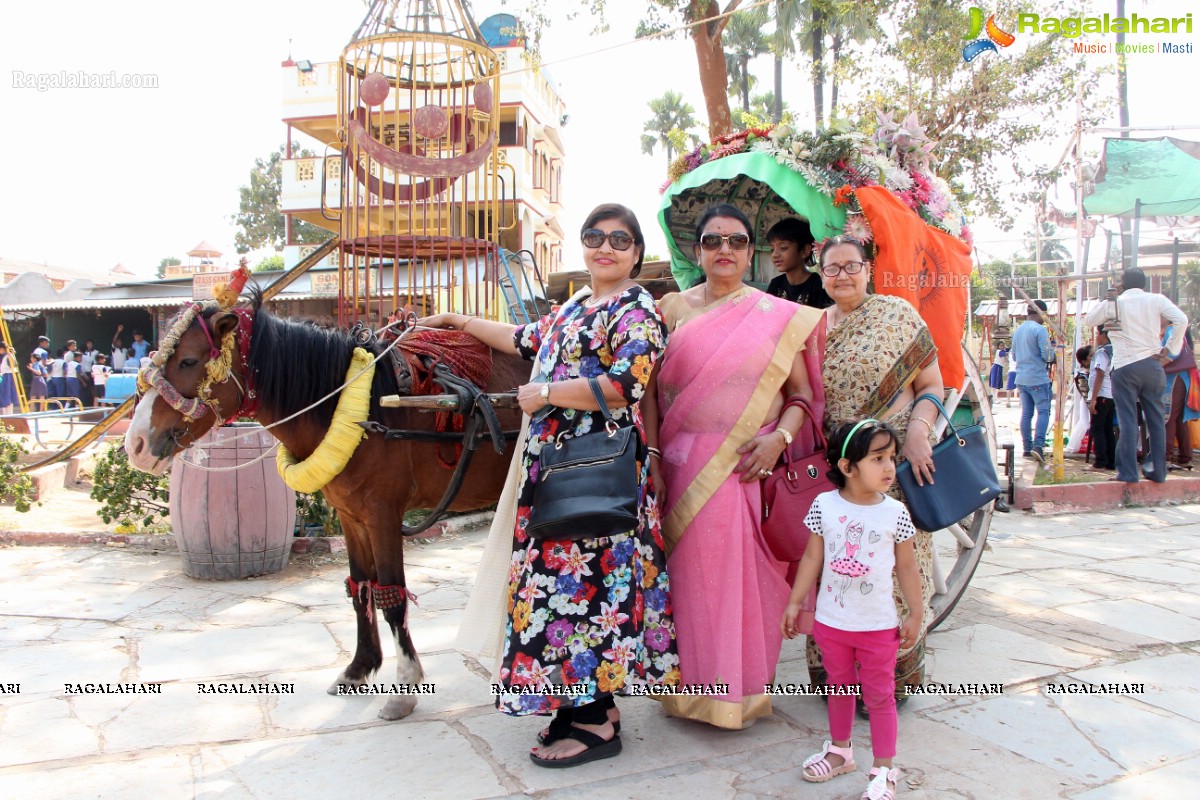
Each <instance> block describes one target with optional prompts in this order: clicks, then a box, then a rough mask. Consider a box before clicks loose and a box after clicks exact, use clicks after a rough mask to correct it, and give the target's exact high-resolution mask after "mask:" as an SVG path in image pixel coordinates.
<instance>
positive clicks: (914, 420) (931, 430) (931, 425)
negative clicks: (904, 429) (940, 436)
mask: <svg viewBox="0 0 1200 800" xmlns="http://www.w3.org/2000/svg"><path fill="white" fill-rule="evenodd" d="M910 422H924V423H925V427H926V428H929V432H930V433H933V423H931V422H930V421H929V420H927V419H924V418H922V417H913V418H912V420H910Z"/></svg>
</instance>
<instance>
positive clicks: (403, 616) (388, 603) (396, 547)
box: [374, 531, 425, 720]
mask: <svg viewBox="0 0 1200 800" xmlns="http://www.w3.org/2000/svg"><path fill="white" fill-rule="evenodd" d="M385 535H386V536H387V540H386V541H384V542H379V541H376V542H375V543H374V544H375V547H376V548H377V553H378V554H379V560H378V564H379V585H378V586H376V587H375V606H376V608H378V609H379V610H380V611H382V612H383V618H384V620H385V621H386V622H387V624H388V627H389V628H391V631H392V638H393V639H394V640H395V642H396V683H395V687H396V689H395V690H396V691H398V692H403V694H395V695H391V696H390V697H389V698H388V701H387V703H386V704H385V705H384V707H383V710H382V711H380V712H379V718H380V719H389V720H395V719H404V718H405V717H407V716H408V715H409V714H411V713H412V712H413V709H414V708H416V706H417V695H418V694H419V692H420V684H421V680H422V679H423V678H424V677H425V671H424V670H423V669H421V660H420V659H419V658H418V657H417V649H416V648H415V647H413V643H412V637H411V636H409V633H408V610H409V605H410V603H411V602H412V601H413V599H414V597H413V595H412V593H411V592H409V590H408V587H407V585H406V584H405V580H404V545H403V537H401V536H400V535H398V534H397V533H393V532H391V531H388V533H387V534H385Z"/></svg>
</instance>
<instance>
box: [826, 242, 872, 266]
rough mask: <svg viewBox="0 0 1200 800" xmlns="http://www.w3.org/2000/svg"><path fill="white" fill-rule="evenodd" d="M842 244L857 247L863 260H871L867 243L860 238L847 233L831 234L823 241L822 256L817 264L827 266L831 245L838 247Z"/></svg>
mask: <svg viewBox="0 0 1200 800" xmlns="http://www.w3.org/2000/svg"><path fill="white" fill-rule="evenodd" d="M840 244H848V245H850V246H851V247H853V248H855V249H857V250H858V254H859V255H860V256H862V260H863V261H870V260H871V257H870V256H869V255H867V247H866V245H864V244H863V243H862V242H860V241H859V240H858V239H855V238H854V237H853V236H846V235H845V234H838V235H837V236H831V237H829V238H828V239H826V240H825V241H823V242H821V257H820V258H819V259H818V260H817V266H820V267H823V266H825V254H826V253H828V252H829V249H830V248H831V247H837V246H838V245H840Z"/></svg>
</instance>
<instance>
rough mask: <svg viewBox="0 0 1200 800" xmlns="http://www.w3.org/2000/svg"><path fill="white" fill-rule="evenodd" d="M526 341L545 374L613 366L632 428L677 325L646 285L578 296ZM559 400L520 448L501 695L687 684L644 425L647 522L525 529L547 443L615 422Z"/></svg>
mask: <svg viewBox="0 0 1200 800" xmlns="http://www.w3.org/2000/svg"><path fill="white" fill-rule="evenodd" d="M515 341H516V345H517V349H518V351H519V352H520V353H521V354H522V355H523V356H525V357H526V358H531V359H535V361H536V364H537V377H536V378H535V380H539V381H551V382H557V381H565V380H570V379H572V378H580V377H596V376H599V375H606V376H607V377H608V378H609V380H611V381H612V383H613V385H614V386H615V387H616V388H617V391H619V392H620V393H621V395H622V396H623V397H624V398H625V399H626V400H628V401H629V403H630V405H628V406H623V407H621V408H614V409H612V410H611V412H612V415H613V418H614V420H615V421H616V423H617V424H618V425H619V426H621V427H628V426H630V425H637V426H638V427H639V429H640V428H641V418H640V416H639V415H638V412H637V406H636V403H637V401H638V400H640V399H641V397H642V394H643V392H644V391H645V387H646V383H647V381H649V379H650V371H651V369H652V367H653V366H654V362H655V361H656V360H657V359H658V357H659V356H660V355H661V353H662V351H663V350H664V349H665V347H666V343H667V329H666V325H665V324H664V323H663V320H662V317H661V316H660V314H659V312H658V308H657V307H656V306H655V304H654V300H653V298H652V297H651V296H650V294H649V292H647V291H646V290H645V289H643V288H641V287H640V286H635V287H633V288H631V289H629V290H627V291H625V292H623V293H622V294H620V295H618V296H616V297H613V298H611V299H610V300H608V301H607V302H604V303H601V304H600V305H598V306H597V307H595V308H589V307H588V306H587V305H585V304H583V303H580V302H575V301H574V300H572V301H568V303H567V304H566V305H565V306H563V308H562V309H561V311H560V312H559V314H558V315H557V316H549V317H545V318H543V319H542V320H540V321H539V322H535V323H532V324H530V325H526V326H523V327H519V328H518V329H517V332H516V335H515ZM552 391H553V390H552ZM551 408H552V411H551V412H550V413H549V414H548V415H546V416H544V417H539V418H536V419H534V420H533V421H532V422H531V423H530V426H529V439H528V442H527V443H526V446H525V450H524V452H523V453H521V454H520V458H521V459H522V462H521V467H522V480H521V488H520V490H519V494H518V500H517V524H516V531H515V533H514V544H513V556H512V562H511V564H510V567H509V574H508V593H507V598H508V620H507V623H506V629H505V643H504V651H503V655H502V656H501V665H500V681H501V687H500V688H501V691H500V694H499V696H498V697H497V701H496V704H497V706H498V707H499V708H500V710H501V711H504V712H505V713H507V714H514V715H522V714H549V713H552V712H553V711H555V710H557V709H558V708H559V707H563V706H576V707H577V706H583V705H587V704H588V703H592V702H594V701H596V700H597V699H599V698H600V697H602V696H604V695H606V694H613V693H617V694H630V693H631V692H634V691H636V690H635V689H633V688H632V687H635V686H674V685H677V684H678V683H679V656H678V655H677V654H676V650H675V626H674V623H673V622H672V619H671V599H670V583H669V581H668V579H667V571H666V555H665V553H664V545H663V538H662V522H661V519H660V517H659V511H658V505H657V504H656V502H655V499H654V492H653V489H652V487H651V485H650V465H649V458H648V457H647V451H646V446H645V436H644V435H642V436H638V437H637V438H636V439H635V441H636V442H637V447H638V458H637V461H638V469H639V480H638V487H639V489H638V491H639V493H640V496H639V498H638V500H639V502H638V507H639V510H640V513H639V524H638V527H637V528H636V529H634V530H631V531H629V532H628V533H622V534H618V535H616V536H608V537H603V538H596V539H582V540H579V541H555V540H549V539H531V538H529V536H528V535H527V534H526V527H527V525H528V523H529V513H530V510H531V508H532V501H533V493H534V488H535V486H536V484H537V478H538V454H539V453H541V449H542V447H543V446H545V445H546V443H548V442H550V441H552V440H553V439H554V437H556V436H558V435H559V434H561V433H563V432H567V435H568V436H581V435H583V434H586V433H588V432H590V431H593V430H596V429H597V428H599V427H600V426H602V425H603V424H604V422H603V416H602V415H601V414H600V412H599V411H579V410H576V409H570V408H560V407H558V406H552V407H551ZM651 691H653V690H651Z"/></svg>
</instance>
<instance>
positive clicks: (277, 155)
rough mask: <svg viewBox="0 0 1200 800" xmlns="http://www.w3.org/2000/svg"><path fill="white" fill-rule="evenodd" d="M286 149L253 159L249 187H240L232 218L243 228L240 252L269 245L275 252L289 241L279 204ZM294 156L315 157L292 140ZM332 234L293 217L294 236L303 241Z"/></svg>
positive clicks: (237, 237)
mask: <svg viewBox="0 0 1200 800" xmlns="http://www.w3.org/2000/svg"><path fill="white" fill-rule="evenodd" d="M283 148H284V145H280V146H279V149H278V150H275V151H274V152H272V153H271V155H269V156H268V157H267V158H265V159H263V158H256V159H254V168H253V169H252V170H250V183H249V185H248V186H242V187H239V188H238V197H239V203H238V213H237V214H234V215H233V216H231V217H230V219H231V220H232V222H233V223H234V224H235V225H237V226H238V227H239V228H240V229H241V230H239V231H238V232H237V234H236V235H235V236H234V244H235V246H236V248H237V251H238V252H239V253H249V252H250V251H251V250H259V249H261V248H264V247H270V248H272V249H273V250H275V252H279V251H280V250H282V249H283V246H284V245H285V244H287V242H286V235H287V226H286V223H285V221H284V215H283V211H282V210H281V209H280V207H279V190H280V185H281V184H282V182H283V160H284V159H283ZM291 157H292V158H312V157H313V153H312V152H310V151H308V150H305V149H302V148H301V147H300V145H298V144H296V143H295V142H293V143H292V155H291ZM331 235H332V234H330V232H329V231H327V230H325V229H324V228H321V227H319V226H317V225H312V224H310V223H308V222H304V221H303V220H293V222H292V236H293V238H294V239H295V240H296V241H297V242H300V243H304V244H308V243H315V242H323V241H325V240H326V239H328V238H329V237H330V236H331Z"/></svg>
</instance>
